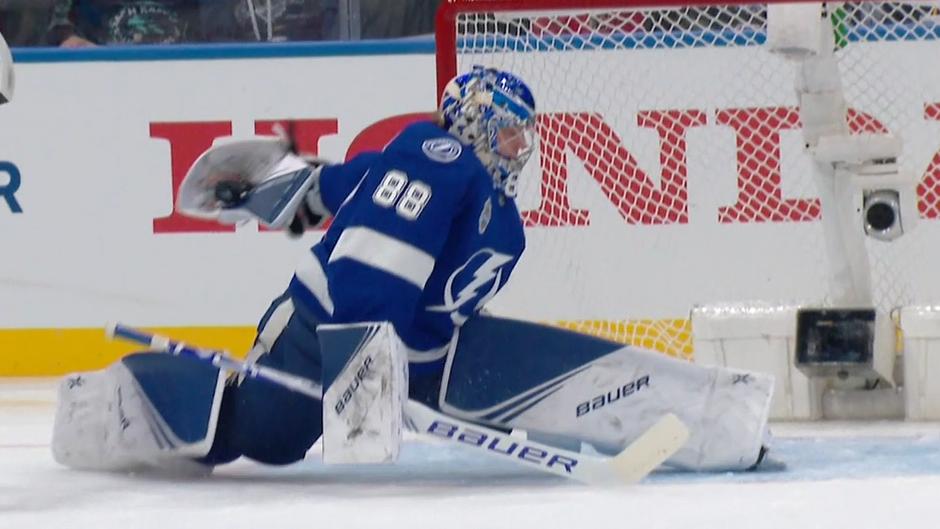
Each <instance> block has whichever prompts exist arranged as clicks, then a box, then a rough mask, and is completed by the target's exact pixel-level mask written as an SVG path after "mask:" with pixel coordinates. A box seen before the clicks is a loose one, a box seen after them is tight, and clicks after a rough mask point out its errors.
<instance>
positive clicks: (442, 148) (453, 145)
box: [421, 138, 463, 163]
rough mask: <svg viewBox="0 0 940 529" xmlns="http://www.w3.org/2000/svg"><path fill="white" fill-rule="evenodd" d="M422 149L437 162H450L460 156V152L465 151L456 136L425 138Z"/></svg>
mask: <svg viewBox="0 0 940 529" xmlns="http://www.w3.org/2000/svg"><path fill="white" fill-rule="evenodd" d="M421 150H422V151H424V154H425V155H426V156H427V157H428V158H430V159H432V160H434V161H435V162H440V163H450V162H452V161H454V160H456V159H457V158H460V153H462V152H463V146H462V145H460V142H459V141H457V140H455V139H454V138H434V139H431V140H425V142H424V143H422V144H421Z"/></svg>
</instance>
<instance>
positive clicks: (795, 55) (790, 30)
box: [767, 3, 828, 59]
mask: <svg viewBox="0 0 940 529" xmlns="http://www.w3.org/2000/svg"><path fill="white" fill-rule="evenodd" d="M822 23H823V19H822V4H816V3H802V4H769V5H768V6H767V48H768V49H769V50H770V51H772V52H774V53H779V54H781V55H783V56H785V57H788V58H792V59H802V58H805V57H807V56H811V55H817V54H818V53H819V46H820V43H821V41H822ZM827 23H828V21H827Z"/></svg>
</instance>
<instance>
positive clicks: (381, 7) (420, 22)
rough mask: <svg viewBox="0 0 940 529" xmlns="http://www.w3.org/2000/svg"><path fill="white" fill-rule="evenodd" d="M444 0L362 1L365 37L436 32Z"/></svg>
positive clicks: (362, 31) (405, 35) (388, 36)
mask: <svg viewBox="0 0 940 529" xmlns="http://www.w3.org/2000/svg"><path fill="white" fill-rule="evenodd" d="M440 4H441V0H395V1H389V0H359V13H360V17H361V20H362V27H361V35H360V36H361V37H362V38H364V39H387V38H395V37H408V36H412V35H424V34H430V33H434V15H435V13H437V7H438V6H439V5H440Z"/></svg>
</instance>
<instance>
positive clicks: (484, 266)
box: [427, 248, 512, 325]
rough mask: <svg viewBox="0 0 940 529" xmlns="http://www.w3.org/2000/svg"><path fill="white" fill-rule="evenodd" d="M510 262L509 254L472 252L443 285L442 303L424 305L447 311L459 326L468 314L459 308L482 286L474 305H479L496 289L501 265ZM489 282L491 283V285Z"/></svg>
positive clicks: (474, 295) (491, 296) (469, 300)
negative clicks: (484, 290)
mask: <svg viewBox="0 0 940 529" xmlns="http://www.w3.org/2000/svg"><path fill="white" fill-rule="evenodd" d="M511 261H512V256H510V255H506V254H502V253H499V252H497V251H495V250H493V249H491V248H483V249H482V250H479V251H478V252H476V253H475V254H473V255H471V256H470V258H469V259H467V262H465V263H464V264H462V265H461V266H460V267H459V268H457V269H456V270H454V273H453V274H451V275H450V277H449V278H448V279H447V284H445V285H444V304H443V305H434V306H430V307H427V310H429V311H431V312H449V313H450V319H451V321H453V322H454V325H461V324H463V322H465V321H467V318H468V317H469V316H466V315H464V314H461V313H460V309H461V307H463V306H464V305H466V304H467V303H469V302H471V301H473V300H474V299H476V298H477V296H479V294H480V292H481V291H482V290H483V289H488V290H486V293H485V294H483V295H482V296H480V297H479V301H477V302H476V303H475V304H474V308H479V307H482V306H483V305H485V304H486V302H487V301H489V300H490V299H492V298H493V296H495V295H496V292H497V291H499V287H500V282H501V280H502V277H503V270H502V267H503V265H505V264H506V263H509V262H511ZM490 283H492V284H490Z"/></svg>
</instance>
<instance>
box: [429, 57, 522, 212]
mask: <svg viewBox="0 0 940 529" xmlns="http://www.w3.org/2000/svg"><path fill="white" fill-rule="evenodd" d="M440 110H441V113H442V114H443V116H444V127H445V128H446V129H447V130H448V131H450V133H451V134H453V135H455V136H457V138H459V139H460V141H462V142H463V143H465V144H466V145H469V146H472V147H473V149H474V152H475V153H476V155H477V157H478V158H479V159H480V161H481V162H483V165H484V166H485V167H486V168H487V170H489V172H490V174H492V175H493V183H494V185H495V186H496V187H497V188H498V189H501V190H502V191H503V193H505V194H506V195H507V196H510V197H512V196H515V195H516V184H517V180H518V178H519V173H520V172H521V171H522V168H523V166H525V163H526V161H528V159H529V156H530V155H531V154H532V151H533V150H534V148H535V98H533V97H532V91H531V90H529V87H528V86H526V84H525V83H524V82H523V81H522V79H519V78H518V77H516V76H515V75H513V74H511V73H509V72H504V71H501V70H496V69H494V68H484V67H482V66H474V67H473V70H472V71H471V72H470V73H466V74H462V75H459V76H457V77H455V78H454V79H452V80H451V81H450V82H449V83H447V86H446V87H445V88H444V93H443V96H442V97H441V108H440Z"/></svg>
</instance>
